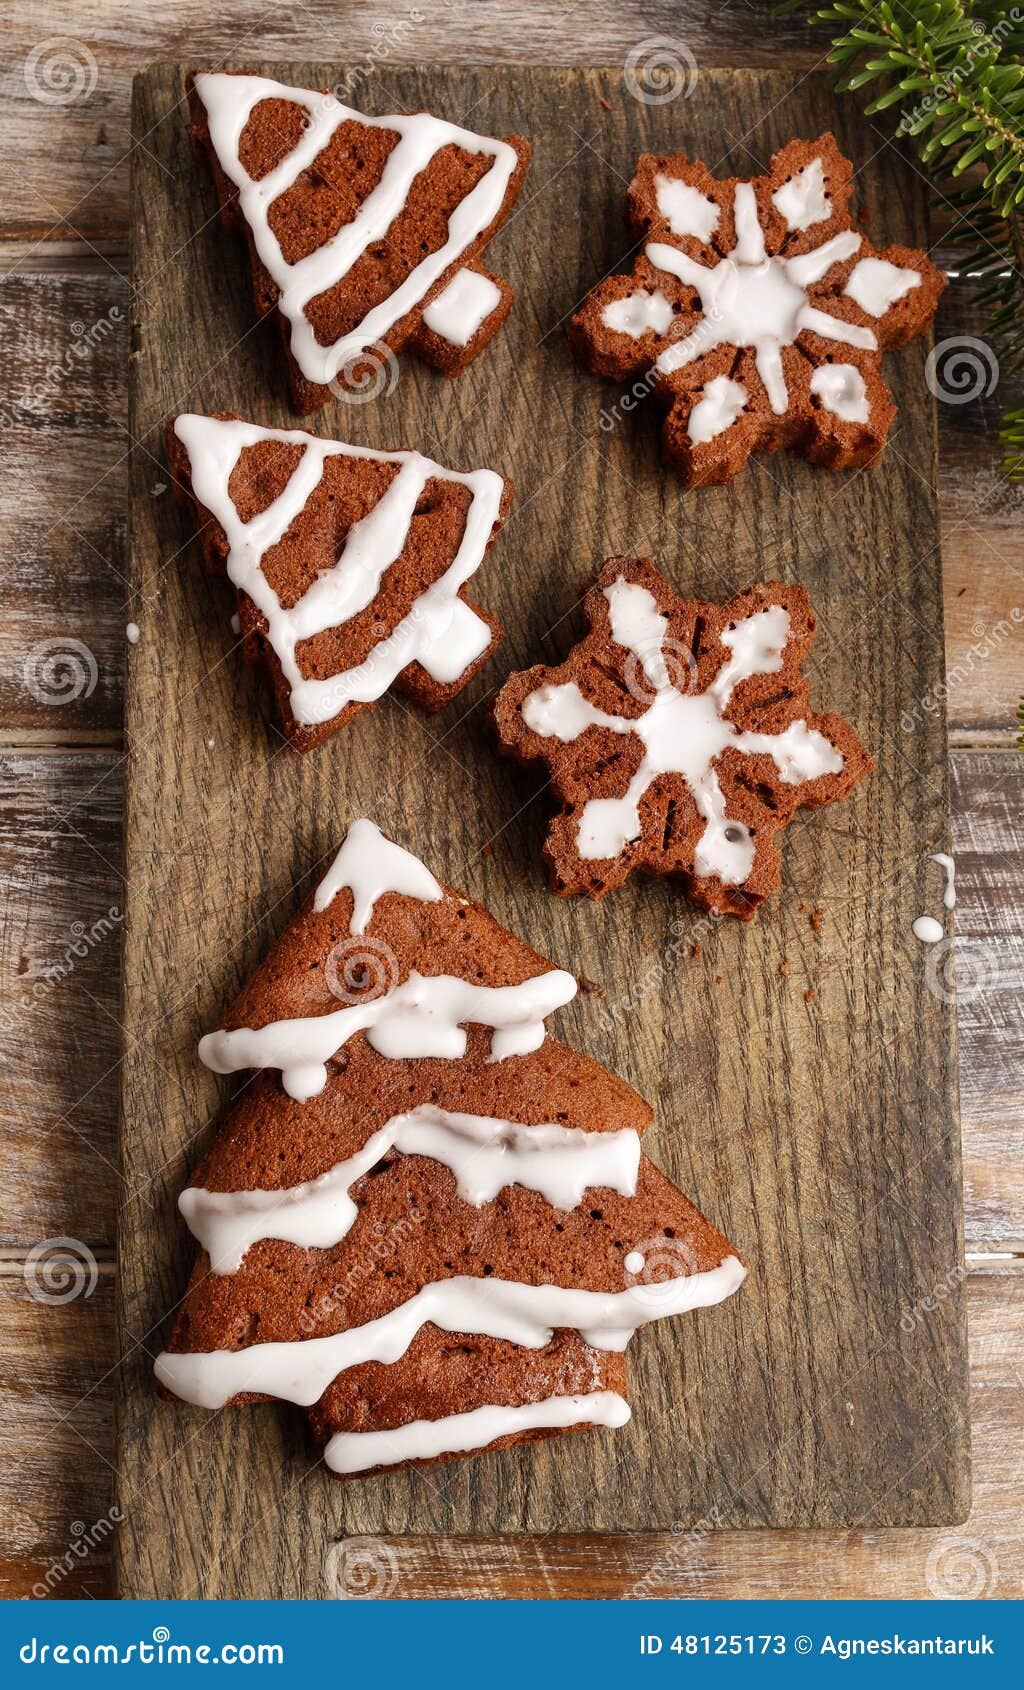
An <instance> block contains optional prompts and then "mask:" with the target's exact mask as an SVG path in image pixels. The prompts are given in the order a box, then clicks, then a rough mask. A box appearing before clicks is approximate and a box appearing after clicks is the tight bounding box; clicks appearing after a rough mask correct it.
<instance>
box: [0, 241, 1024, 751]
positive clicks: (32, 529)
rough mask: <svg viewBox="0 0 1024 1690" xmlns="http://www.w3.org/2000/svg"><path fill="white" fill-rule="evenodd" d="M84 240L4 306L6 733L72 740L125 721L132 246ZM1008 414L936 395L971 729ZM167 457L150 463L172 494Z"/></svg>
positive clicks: (986, 716)
mask: <svg viewBox="0 0 1024 1690" xmlns="http://www.w3.org/2000/svg"><path fill="white" fill-rule="evenodd" d="M74 250H75V249H71V250H70V251H69V250H65V249H63V248H62V249H60V250H58V251H57V252H55V253H54V254H53V255H52V258H48V259H47V262H49V263H52V264H54V265H57V266H59V268H58V269H57V270H56V271H50V270H46V269H34V270H26V266H27V265H28V264H30V263H33V262H34V263H36V264H39V263H41V262H42V260H41V259H40V257H39V256H38V255H36V257H35V259H34V260H33V259H32V257H31V255H30V254H29V253H27V252H25V251H23V252H21V253H20V254H19V255H18V262H17V266H16V267H15V268H14V269H13V270H12V271H11V273H9V274H8V275H7V276H6V277H5V278H0V320H2V321H5V322H9V323H11V324H12V325H15V324H16V325H18V328H19V333H18V335H17V336H15V337H12V338H11V340H10V343H9V357H10V359H11V365H12V367H11V370H10V375H9V384H8V385H9V389H10V391H11V393H12V394H18V395H20V396H21V397H19V399H18V400H17V401H15V402H8V407H9V424H10V426H8V427H7V428H6V429H4V430H3V431H2V432H0V454H2V462H3V466H4V474H3V476H2V477H0V533H2V535H3V540H2V542H0V572H2V578H3V583H4V589H5V594H6V597H5V615H4V618H3V624H2V626H0V733H3V734H4V735H5V736H6V737H7V738H8V740H9V738H10V735H11V734H12V733H21V734H24V733H26V732H28V733H30V734H32V735H35V736H36V737H38V738H43V737H45V738H46V739H47V740H49V741H51V742H59V743H67V742H68V741H69V739H74V738H75V736H82V735H85V734H89V733H90V732H99V733H104V732H105V733H113V732H116V731H118V730H119V729H120V726H121V720H122V711H123V700H122V682H123V670H124V658H125V637H124V629H125V622H126V620H127V613H126V609H125V594H126V588H125V580H124V569H125V565H124V530H125V509H126V504H127V465H126V460H125V449H126V445H127V441H126V437H125V434H124V422H125V415H126V411H127V391H126V390H127V319H128V284H127V280H126V279H124V278H123V277H122V276H120V275H119V274H118V273H117V271H118V270H119V269H120V268H122V267H123V265H124V264H125V263H126V259H125V257H124V256H123V255H122V254H118V253H117V252H114V253H112V254H111V255H110V261H109V262H108V261H107V260H106V259H102V258H97V257H95V256H94V255H92V254H91V253H90V249H89V248H88V247H79V248H78V249H77V252H78V254H79V257H78V258H73V257H72V255H71V253H72V251H74ZM81 254H85V255H86V258H87V259H88V262H84V261H82V260H81ZM111 263H112V264H114V266H115V269H111V268H110V264H111ZM978 327H979V325H978V323H977V321H976V316H975V314H974V312H973V305H972V295H971V292H970V290H969V288H968V286H967V284H966V283H960V282H956V283H954V284H953V286H952V287H951V288H950V289H949V290H948V291H947V293H946V294H945V296H944V299H943V316H942V321H941V324H940V332H941V333H942V334H943V335H945V336H947V337H953V338H956V337H957V336H962V335H963V334H965V333H976V332H977V331H978ZM79 347H81V348H82V350H81V352H79V351H78V350H77V349H78V348H79ZM41 372H42V374H41ZM998 414H999V413H998V406H997V405H996V401H995V397H994V396H989V398H988V399H979V400H978V401H977V402H976V403H972V404H970V405H967V406H954V405H945V404H944V405H941V406H940V408H939V425H940V426H939V459H940V515H941V527H942V545H943V560H944V578H945V613H946V662H947V686H948V691H949V696H948V711H949V723H950V730H951V732H952V733H953V734H954V735H958V736H959V737H960V738H961V739H962V738H964V737H965V736H970V737H977V736H979V735H980V736H981V737H982V738H989V737H991V736H998V735H1000V734H1003V735H1005V734H1009V733H1011V732H1012V730H1013V723H1014V717H1015V713H1016V709H1017V701H1018V698H1019V696H1020V692H1021V686H1022V682H1021V673H1020V661H1019V657H1018V650H1017V648H1018V644H1019V637H1020V633H1021V626H1022V623H1021V618H1022V617H1024V590H1022V585H1021V582H1022V577H1024V521H1022V520H1021V516H1022V509H1024V507H1022V501H1024V493H1022V492H1020V491H1019V490H1017V489H1014V488H1013V487H1011V486H1010V484H1009V483H1008V482H1007V481H1006V479H1005V477H1003V476H1001V475H1000V473H999V464H1000V460H1001V456H1002V454H1001V451H1000V448H999V445H998V442H997V441H996V439H995V438H994V435H995V429H996V425H997V421H998ZM162 469H163V466H162V465H158V464H154V466H153V479H152V482H151V483H150V490H151V492H153V494H154V496H155V497H157V498H159V497H163V496H164V495H163V494H162V493H161V492H160V491H159V489H160V488H161V487H163V486H164V481H163V477H162ZM55 640H56V641H57V650H58V651H59V650H62V649H63V650H66V651H67V652H68V657H69V664H68V666H67V667H65V668H63V671H62V672H63V676H64V679H63V681H61V682H58V681H51V682H50V683H49V684H47V685H45V686H44V685H42V684H41V678H43V677H44V676H45V670H44V665H45V661H46V658H47V657H48V656H49V655H50V654H51V653H52V651H53V646H52V644H51V642H53V641H55ZM72 641H74V642H77V644H76V645H70V644H69V642H72ZM79 644H80V645H84V647H85V648H86V649H85V652H84V653H82V652H80V651H78V645H79ZM33 653H35V654H37V655H36V656H35V657H33V655H32V654H33ZM76 653H77V662H76V660H75V659H76ZM90 658H91V660H92V661H90ZM93 663H95V671H96V681H95V684H94V685H92V687H91V690H90V684H91V674H92V664H93ZM41 671H42V676H41ZM76 683H77V684H76Z"/></svg>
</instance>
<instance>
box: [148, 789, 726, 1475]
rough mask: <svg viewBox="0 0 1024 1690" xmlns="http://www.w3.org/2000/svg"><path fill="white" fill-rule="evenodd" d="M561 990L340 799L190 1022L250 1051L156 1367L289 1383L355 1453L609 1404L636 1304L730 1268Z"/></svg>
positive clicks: (448, 1448)
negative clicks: (557, 1031)
mask: <svg viewBox="0 0 1024 1690" xmlns="http://www.w3.org/2000/svg"><path fill="white" fill-rule="evenodd" d="M575 992H576V981H575V980H574V978H573V976H572V975H571V974H567V973H566V972H565V971H564V970H563V969H559V968H553V967H552V966H551V964H550V963H548V962H546V961H545V959H544V958H543V957H542V956H538V955H537V953H536V952H535V951H532V950H531V949H530V948H529V946H528V945H525V944H524V943H523V942H522V941H521V940H519V939H517V938H515V937H514V936H513V935H512V934H511V933H509V932H507V931H506V929H505V928H503V927H501V926H500V925H499V924H498V922H497V921H495V920H494V919H493V918H492V917H491V916H490V915H488V914H487V912H486V910H484V909H481V908H480V906H479V905H478V904H473V903H470V901H469V900H468V899H467V898H463V897H460V896H459V894H458V893H456V892H453V891H452V890H451V889H450V888H448V887H446V886H444V885H442V883H441V882H440V881H438V880H436V879H435V878H434V876H433V874H431V872H430V870H429V869H428V868H427V867H426V866H425V865H424V864H423V863H421V862H420V861H419V860H418V859H417V858H416V857H414V856H412V855H411V853H410V852H408V851H405V850H403V849H401V848H400V847H399V846H398V845H395V844H393V843H392V842H391V841H390V840H388V839H385V838H384V837H383V836H382V835H381V833H380V832H379V831H378V830H377V828H376V827H374V825H373V823H372V822H370V821H368V820H366V819H362V820H360V821H357V822H354V823H353V825H352V827H351V828H350V829H349V833H348V836H347V838H346V840H345V842H344V844H343V845H342V847H341V850H340V851H339V852H338V854H337V856H336V858H335V860H334V862H333V863H332V865H331V867H330V868H329V870H328V871H327V873H326V875H325V876H324V877H323V879H322V880H321V882H320V884H319V886H318V887H317V890H316V892H315V893H314V894H313V897H312V898H311V899H310V901H309V902H308V903H307V905H306V906H305V908H304V909H303V910H301V911H300V912H299V914H298V916H297V917H296V919H295V920H294V921H293V922H292V924H291V926H290V927H289V928H288V929H287V930H286V932H285V933H284V934H283V935H282V937H281V938H280V940H279V941H278V943H277V944H276V945H275V946H274V948H273V950H272V951H271V952H270V954H269V956H268V957H267V958H266V960H265V961H264V962H263V963H262V965H261V966H260V967H259V968H258V969H257V970H256V973H255V974H254V976H253V977H252V979H251V980H250V981H249V983H248V984H247V985H246V986H245V987H244V988H243V990H242V993H241V995H240V996H239V997H238V998H237V1000H236V1001H235V1003H234V1004H233V1005H232V1007H231V1009H230V1010H229V1011H228V1014H227V1016H226V1017H225V1024H224V1026H223V1027H222V1028H221V1029H219V1030H218V1031H216V1032H214V1033H210V1034H207V1036H206V1037H205V1038H204V1039H203V1040H202V1042H201V1044H200V1047H199V1050H200V1055H201V1056H202V1057H203V1059H204V1061H206V1062H207V1063H208V1065H209V1066H210V1067H211V1068H213V1069H214V1070H216V1072H218V1073H234V1072H236V1071H238V1070H239V1069H259V1070H261V1072H260V1073H258V1074H257V1075H256V1076H255V1077H254V1078H253V1079H252V1080H251V1081H250V1083H249V1084H248V1085H247V1086H246V1087H245V1088H244V1090H243V1091H242V1092H241V1094H240V1096H239V1097H238V1098H237V1099H236V1101H235V1103H234V1105H233V1107H232V1109H231V1112H230V1114H229V1116H228V1118H227V1120H226V1122H225V1123H224V1126H223V1128H222V1130H221V1131H220V1132H219V1133H218V1135H217V1137H216V1139H215V1140H214V1142H213V1144H212V1145H211V1147H210V1149H209V1152H208V1154H207V1155H206V1156H205V1158H204V1159H203V1161H202V1163H201V1165H200V1166H199V1167H198V1168H197V1169H196V1172H195V1174H194V1175H193V1178H192V1181H191V1183H190V1184H189V1186H188V1189H187V1190H186V1191H185V1192H183V1193H182V1197H181V1200H180V1208H181V1212H182V1214H183V1216H184V1218H185V1220H186V1222H187V1223H188V1226H189V1227H190V1229H191V1231H192V1232H193V1234H194V1235H195V1237H196V1239H197V1240H198V1243H199V1245H200V1250H201V1253H200V1255H199V1258H198V1260H197V1262H196V1265H195V1268H194V1270H193V1273H192V1277H191V1279H190V1281H189V1286H188V1290H187V1292H186V1294H185V1298H184V1301H183V1303H182V1305H181V1308H180V1310H179V1312H178V1315H177V1318H176V1320H175V1323H174V1330H173V1334H172V1336H171V1339H170V1342H169V1344H168V1348H167V1351H166V1352H165V1353H164V1354H163V1355H161V1356H160V1357H159V1359H158V1361H157V1366H156V1373H157V1378H158V1380H159V1382H160V1385H161V1387H162V1389H163V1390H164V1392H165V1393H166V1394H168V1395H171V1396H175V1397H178V1398H180V1399H181V1400H183V1401H184V1402H188V1403H193V1404H196V1405H197V1406H198V1407H200V1408H203V1409H207V1410H209V1409H213V1408H220V1407H223V1406H224V1405H225V1404H227V1403H245V1402H252V1401H253V1400H255V1399H257V1398H264V1397H277V1398H281V1399H283V1400H284V1401H287V1402H291V1403H297V1404H299V1405H301V1406H302V1407H304V1408H306V1409H307V1410H308V1411H309V1413H310V1416H311V1420H312V1425H313V1432H314V1435H315V1437H316V1438H317V1440H318V1442H319V1443H320V1444H321V1445H323V1448H324V1457H325V1460H326V1463H327V1466H328V1468H330V1469H331V1471H332V1472H335V1473H338V1474H340V1475H343V1476H349V1475H354V1474H358V1473H369V1472H378V1471H380V1470H381V1469H382V1468H386V1467H392V1468H393V1467H404V1466H408V1465H410V1464H413V1463H415V1464H419V1463H421V1462H425V1461H436V1460H441V1459H445V1458H448V1457H451V1456H456V1455H467V1454H471V1453H474V1452H476V1451H480V1450H484V1449H497V1448H503V1447H506V1446H508V1445H512V1444H520V1443H525V1442H528V1441H532V1440H533V1439H535V1438H543V1437H551V1436H553V1435H555V1434H556V1433H558V1432H566V1431H569V1430H581V1429H583V1428H585V1427H593V1426H606V1427H615V1426H621V1425H623V1423H624V1422H625V1421H626V1420H628V1419H629V1407H628V1405H627V1403H626V1396H625V1394H626V1358H625V1356H624V1354H623V1351H624V1349H625V1347H626V1344H627V1342H628V1340H629V1339H630V1338H631V1337H632V1335H633V1332H634V1331H635V1330H636V1328H637V1327H639V1326H642V1325H645V1324H646V1323H647V1322H648V1321H653V1320H660V1319H663V1318H665V1317H668V1316H673V1315H680V1314H685V1313H687V1312H688V1311H690V1310H692V1309H697V1308H707V1307H709V1306H711V1305H712V1304H715V1303H719V1302H721V1301H723V1300H724V1299H725V1298H726V1297H728V1296H730V1295H731V1294H732V1293H733V1292H734V1291H735V1290H737V1288H738V1287H739V1285H740V1284H741V1283H742V1280H743V1278H744V1276H745V1271H746V1270H745V1268H744V1267H743V1264H742V1263H741V1262H740V1260H739V1258H738V1257H737V1256H736V1254H735V1253H734V1251H733V1250H732V1249H731V1247H730V1246H729V1244H728V1243H727V1242H726V1240H725V1238H724V1237H723V1236H722V1235H721V1233H719V1232H718V1231H716V1229H715V1228H714V1227H713V1226H712V1225H711V1223H710V1222H709V1221H707V1220H705V1218H704V1216H703V1215H702V1214H701V1213H700V1212H699V1211H698V1210H697V1209H695V1208H694V1206H693V1204H692V1203H691V1202H689V1201H688V1199H687V1198H686V1197H684V1195H683V1193H682V1192H681V1191H680V1190H679V1189H678V1188H677V1187H676V1186H675V1185H673V1183H672V1181H671V1180H670V1179H669V1178H668V1176H667V1175H666V1174H664V1173H662V1171H661V1170H660V1169H659V1168H657V1167H656V1166H655V1165H654V1164H653V1163H652V1162H650V1161H648V1159H647V1158H646V1157H645V1156H644V1155H643V1153H642V1151H641V1146H640V1135H641V1133H642V1132H643V1131H644V1128H645V1127H646V1126H647V1125H648V1123H649V1122H650V1120H651V1115H652V1111H651V1109H650V1108H649V1106H648V1105H647V1104H646V1103H645V1102H644V1101H643V1099H642V1098H641V1097H638V1096H637V1094H636V1092H634V1091H633V1090H632V1088H631V1087H630V1086H628V1085H626V1084H625V1082H624V1081H622V1080H620V1079H618V1078H617V1077H616V1076H615V1075H614V1074H612V1073H609V1071H608V1070H607V1069H606V1068H602V1067H601V1065H600V1063H597V1062H594V1061H592V1060H591V1058H589V1057H587V1056H584V1055H582V1054H581V1053H580V1052H579V1051H576V1050H572V1049H571V1048H570V1047H569V1046H568V1045H564V1044H562V1043H561V1042H560V1041H559V1040H558V1039H556V1038H555V1037H553V1036H552V1035H551V1034H550V1033H548V1032H547V1030H546V1027H545V1021H546V1018H547V1017H548V1016H549V1015H551V1014H552V1013H553V1012H554V1011H555V1010H557V1009H558V1008H559V1007H560V1006H561V1005H563V1004H565V1003H568V1001H569V1000H570V999H571V998H572V997H573V995H574V994H575ZM670 1430H671V1429H670V1428H667V1427H666V1428H665V1431H666V1433H669V1432H670Z"/></svg>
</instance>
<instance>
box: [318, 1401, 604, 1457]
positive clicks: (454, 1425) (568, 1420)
mask: <svg viewBox="0 0 1024 1690" xmlns="http://www.w3.org/2000/svg"><path fill="white" fill-rule="evenodd" d="M629 1418H630V1408H629V1404H628V1403H627V1402H626V1399H625V1398H624V1397H620V1396H619V1394H618V1392H617V1391H591V1392H589V1393H588V1394H587V1395H586V1396H580V1397H546V1398H545V1399H544V1400H543V1401H542V1402H527V1403H521V1404H516V1405H513V1406H510V1407H505V1406H503V1405H497V1404H495V1405H487V1406H486V1407H484V1408H473V1409H470V1410H469V1411H468V1412H467V1413H465V1414H446V1415H443V1416H442V1417H441V1419H439V1420H413V1421H410V1422H409V1424H408V1425H406V1426H397V1427H395V1428H394V1429H393V1430H392V1431H389V1432H335V1434H334V1436H333V1438H331V1439H330V1441H329V1443H328V1445H327V1448H326V1449H325V1450H324V1460H325V1461H326V1463H327V1465H328V1467H329V1468H330V1469H331V1471H332V1472H333V1473H365V1472H366V1471H367V1469H368V1468H370V1467H393V1466H394V1465H395V1464H396V1462H399V1461H429V1460H430V1459H431V1458H432V1457H433V1456H437V1455H457V1454H462V1453H464V1452H465V1451H467V1450H471V1449H486V1447H487V1445H488V1444H491V1443H493V1442H494V1440H495V1439H496V1438H504V1437H508V1436H509V1435H510V1434H513V1433H516V1432H527V1431H536V1430H537V1429H539V1428H541V1427H545V1428H546V1427H556V1426H557V1427H559V1428H563V1429H564V1428H565V1427H567V1426H582V1425H595V1426H624V1425H625V1424H626V1421H627V1420H628V1419H629Z"/></svg>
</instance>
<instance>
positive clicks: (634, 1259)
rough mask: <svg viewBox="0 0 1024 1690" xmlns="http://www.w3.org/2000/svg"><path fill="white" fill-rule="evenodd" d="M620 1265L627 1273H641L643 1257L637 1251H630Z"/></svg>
mask: <svg viewBox="0 0 1024 1690" xmlns="http://www.w3.org/2000/svg"><path fill="white" fill-rule="evenodd" d="M622 1265H623V1267H624V1268H625V1270H626V1272H627V1273H643V1271H644V1256H643V1254H642V1253H641V1251H639V1250H630V1252H629V1255H628V1256H627V1257H626V1259H625V1261H624V1262H623V1264H622Z"/></svg>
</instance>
